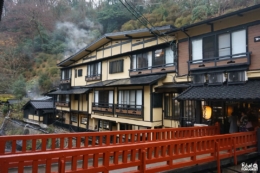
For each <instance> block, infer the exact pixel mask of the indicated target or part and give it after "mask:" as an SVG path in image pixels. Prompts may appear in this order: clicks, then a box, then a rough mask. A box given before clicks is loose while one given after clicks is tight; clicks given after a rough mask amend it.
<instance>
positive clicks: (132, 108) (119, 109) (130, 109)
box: [116, 104, 144, 117]
mask: <svg viewBox="0 0 260 173" xmlns="http://www.w3.org/2000/svg"><path fill="white" fill-rule="evenodd" d="M143 108H144V107H143V105H127V104H116V114H120V115H131V116H132V115H136V116H137V117H142V116H143Z"/></svg>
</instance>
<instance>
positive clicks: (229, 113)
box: [227, 106, 233, 116]
mask: <svg viewBox="0 0 260 173" xmlns="http://www.w3.org/2000/svg"><path fill="white" fill-rule="evenodd" d="M232 112H233V107H231V106H228V107H227V115H228V116H230V115H231V114H232Z"/></svg>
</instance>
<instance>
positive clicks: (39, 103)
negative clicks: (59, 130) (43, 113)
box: [30, 100, 54, 109]
mask: <svg viewBox="0 0 260 173" xmlns="http://www.w3.org/2000/svg"><path fill="white" fill-rule="evenodd" d="M30 103H31V105H33V107H35V109H53V108H54V105H53V101H52V100H30Z"/></svg>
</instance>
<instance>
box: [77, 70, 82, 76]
mask: <svg viewBox="0 0 260 173" xmlns="http://www.w3.org/2000/svg"><path fill="white" fill-rule="evenodd" d="M81 76H82V69H78V77H81Z"/></svg>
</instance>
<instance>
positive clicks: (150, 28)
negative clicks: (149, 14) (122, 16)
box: [119, 0, 172, 49]
mask: <svg viewBox="0 0 260 173" xmlns="http://www.w3.org/2000/svg"><path fill="white" fill-rule="evenodd" d="M119 1H120V2H121V4H122V5H123V6H124V7H125V8H126V9H127V10H128V11H129V12H130V13H131V14H132V15H133V16H134V17H135V18H136V19H137V20H138V21H139V22H140V23H141V24H142V25H143V26H145V27H146V28H147V29H148V31H150V33H151V34H153V35H155V36H157V37H158V38H159V39H162V40H163V41H165V42H166V43H169V41H168V39H166V38H165V37H162V36H168V35H165V34H164V33H161V32H160V31H159V30H157V29H156V27H154V26H153V25H152V24H151V23H150V22H149V21H148V19H147V18H146V17H144V16H143V15H142V14H141V13H140V12H139V11H137V10H136V9H135V7H134V4H133V3H132V2H131V4H130V3H129V2H127V0H125V3H124V2H123V0H119ZM169 44H170V46H171V49H172V42H171V43H169Z"/></svg>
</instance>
